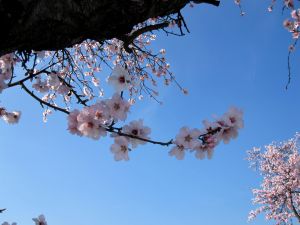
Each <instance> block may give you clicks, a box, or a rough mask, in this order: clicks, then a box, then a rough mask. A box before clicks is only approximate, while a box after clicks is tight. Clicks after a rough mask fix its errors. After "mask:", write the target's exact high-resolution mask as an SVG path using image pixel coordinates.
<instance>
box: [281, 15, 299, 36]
mask: <svg viewBox="0 0 300 225" xmlns="http://www.w3.org/2000/svg"><path fill="white" fill-rule="evenodd" d="M283 25H284V27H285V28H286V29H287V30H288V31H289V32H291V33H292V36H293V38H294V39H298V38H299V36H300V33H299V25H300V9H294V10H292V11H291V20H290V19H286V20H285V21H284V22H283Z"/></svg>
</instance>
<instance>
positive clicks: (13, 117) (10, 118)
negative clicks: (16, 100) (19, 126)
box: [2, 111, 21, 124]
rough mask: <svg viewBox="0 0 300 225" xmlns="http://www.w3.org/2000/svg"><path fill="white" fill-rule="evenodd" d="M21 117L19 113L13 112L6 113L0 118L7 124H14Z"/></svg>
mask: <svg viewBox="0 0 300 225" xmlns="http://www.w3.org/2000/svg"><path fill="white" fill-rule="evenodd" d="M20 117H21V112H20V111H14V112H6V113H5V114H4V115H3V116H2V118H3V120H4V121H5V122H6V123H8V124H15V123H18V122H19V120H20Z"/></svg>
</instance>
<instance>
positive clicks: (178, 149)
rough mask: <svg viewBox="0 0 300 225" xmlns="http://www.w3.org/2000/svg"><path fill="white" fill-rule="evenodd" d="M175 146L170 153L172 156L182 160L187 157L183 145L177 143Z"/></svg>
mask: <svg viewBox="0 0 300 225" xmlns="http://www.w3.org/2000/svg"><path fill="white" fill-rule="evenodd" d="M174 144H175V146H174V147H173V148H172V149H171V151H169V155H170V156H175V157H176V159H178V160H182V159H184V155H185V148H184V146H183V145H182V144H179V143H178V142H177V141H175V142H174Z"/></svg>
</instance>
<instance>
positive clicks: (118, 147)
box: [110, 136, 129, 161]
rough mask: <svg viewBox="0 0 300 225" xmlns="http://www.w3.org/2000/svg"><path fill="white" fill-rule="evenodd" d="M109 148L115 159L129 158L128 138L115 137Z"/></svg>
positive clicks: (126, 159)
mask: <svg viewBox="0 0 300 225" xmlns="http://www.w3.org/2000/svg"><path fill="white" fill-rule="evenodd" d="M110 150H111V152H112V153H113V154H114V159H115V160H116V161H120V160H125V161H128V160H129V156H128V151H129V148H128V140H127V139H126V138H125V137H120V136H119V137H116V138H115V142H114V144H112V145H111V147H110Z"/></svg>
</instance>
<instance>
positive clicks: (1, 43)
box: [0, 0, 219, 55]
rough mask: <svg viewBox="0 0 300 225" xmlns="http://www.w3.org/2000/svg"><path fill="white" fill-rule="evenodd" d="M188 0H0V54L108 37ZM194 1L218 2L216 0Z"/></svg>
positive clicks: (171, 9)
mask: <svg viewBox="0 0 300 225" xmlns="http://www.w3.org/2000/svg"><path fill="white" fill-rule="evenodd" d="M189 2H190V1H189V0H0V21H1V35H0V55H3V54H6V53H10V52H13V51H16V50H58V49H63V48H65V47H70V46H72V45H74V44H76V43H80V42H82V41H83V40H85V39H88V38H89V39H93V40H98V41H101V40H106V39H111V38H114V37H116V38H118V37H121V36H124V35H125V34H126V33H128V32H130V31H131V29H132V27H133V26H134V25H136V24H138V23H140V22H143V21H145V20H147V19H148V18H153V17H157V16H166V15H170V14H173V13H176V12H178V11H179V10H180V9H182V8H183V7H184V6H185V5H186V4H187V3H189ZM194 2H195V3H208V4H213V5H218V3H219V2H218V1H216V0H198V1H194Z"/></svg>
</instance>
